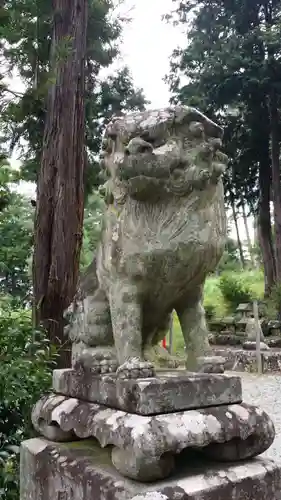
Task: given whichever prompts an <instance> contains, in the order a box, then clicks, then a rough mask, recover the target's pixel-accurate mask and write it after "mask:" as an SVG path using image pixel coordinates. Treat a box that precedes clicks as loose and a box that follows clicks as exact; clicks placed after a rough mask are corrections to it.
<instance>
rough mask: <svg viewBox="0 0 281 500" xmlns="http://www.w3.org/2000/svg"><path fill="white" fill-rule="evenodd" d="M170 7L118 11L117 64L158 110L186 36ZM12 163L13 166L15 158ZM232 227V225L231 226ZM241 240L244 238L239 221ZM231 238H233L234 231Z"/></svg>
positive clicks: (136, 4) (15, 84)
mask: <svg viewBox="0 0 281 500" xmlns="http://www.w3.org/2000/svg"><path fill="white" fill-rule="evenodd" d="M173 8H174V3H173V1H172V0H125V2H124V3H123V5H122V8H121V12H125V13H127V14H128V15H129V17H130V18H131V22H130V23H129V24H127V25H125V28H124V31H123V37H122V38H123V41H122V46H121V61H120V62H119V64H122V63H123V64H124V63H125V64H126V65H128V66H129V68H130V70H131V74H132V76H133V79H134V84H135V86H136V87H141V88H143V90H144V93H145V96H146V98H147V99H148V100H149V101H150V105H149V107H152V108H158V107H164V106H167V105H168V104H169V97H170V93H169V88H168V85H167V84H166V83H165V82H164V81H163V78H164V76H165V75H166V74H167V73H168V72H169V58H170V55H171V53H172V51H173V50H174V49H175V48H176V47H177V46H183V45H184V43H185V40H186V37H185V35H184V33H183V31H182V28H180V27H174V26H172V25H171V24H167V23H166V22H165V21H163V20H162V16H163V15H164V14H167V13H169V12H170V11H171V10H172V9H173ZM21 86H22V85H21V82H20V81H19V80H18V79H17V78H14V79H13V81H12V82H11V87H12V88H13V89H14V90H20V87H21ZM13 163H14V164H16V163H17V159H16V156H15V155H14V157H13ZM21 190H22V191H24V192H25V193H26V194H28V195H30V196H34V187H33V186H31V185H27V184H26V183H23V184H22V189H21ZM249 225H250V233H251V237H253V229H252V220H249ZM231 226H232V225H231ZM239 226H240V227H241V237H242V239H243V240H244V239H245V237H246V235H245V231H244V226H243V224H242V220H241V221H240V224H239ZM231 237H233V238H235V239H236V236H235V231H234V228H232V230H231Z"/></svg>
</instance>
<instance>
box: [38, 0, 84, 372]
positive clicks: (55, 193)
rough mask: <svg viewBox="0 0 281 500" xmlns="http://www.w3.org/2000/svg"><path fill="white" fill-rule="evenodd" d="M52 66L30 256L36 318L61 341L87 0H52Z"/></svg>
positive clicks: (79, 202)
mask: <svg viewBox="0 0 281 500" xmlns="http://www.w3.org/2000/svg"><path fill="white" fill-rule="evenodd" d="M53 9H54V19H53V40H52V50H51V52H52V61H51V70H52V76H54V78H55V82H54V83H52V84H51V86H50V89H49V93H48V102H47V117H46V123H45V131H44V140H43V151H42V159H41V169H40V174H39V179H38V185H37V204H36V220H35V249H34V259H33V279H34V296H35V303H36V312H37V318H36V319H37V324H38V323H43V325H44V326H45V327H46V328H47V331H48V334H49V339H50V341H51V342H52V343H53V344H55V345H56V346H59V347H60V358H59V362H58V365H59V367H65V366H69V363H70V355H69V354H70V353H69V352H68V351H66V352H65V351H64V349H63V348H62V346H63V345H64V344H65V341H66V339H64V337H63V327H64V321H63V312H64V310H65V309H66V308H67V307H68V305H69V304H70V303H71V301H72V298H73V296H74V294H75V289H76V284H77V279H78V273H79V257H80V250H81V244H82V228H83V212H84V157H85V149H84V134H85V132H84V121H85V119H84V118H85V116H84V115H85V111H84V90H85V73H84V72H85V52H86V31H87V0H72V1H71V2H69V0H53Z"/></svg>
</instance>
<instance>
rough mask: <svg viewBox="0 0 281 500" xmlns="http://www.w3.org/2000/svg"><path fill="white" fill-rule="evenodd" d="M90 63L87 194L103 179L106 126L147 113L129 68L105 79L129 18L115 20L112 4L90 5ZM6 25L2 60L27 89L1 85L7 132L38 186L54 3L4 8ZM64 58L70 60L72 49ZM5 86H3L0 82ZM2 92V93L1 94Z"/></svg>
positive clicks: (26, 1) (97, 1)
mask: <svg viewBox="0 0 281 500" xmlns="http://www.w3.org/2000/svg"><path fill="white" fill-rule="evenodd" d="M88 9H89V13H88V30H87V60H86V99H85V104H86V139H85V141H86V146H87V153H88V164H87V169H86V179H85V182H86V185H85V187H86V195H87V194H88V193H90V192H91V191H92V189H93V187H96V186H97V185H98V184H99V182H100V180H99V177H98V173H99V167H98V163H97V154H98V152H99V149H100V144H101V136H102V132H103V129H104V126H105V125H106V123H107V122H108V121H109V119H110V117H111V116H112V114H115V113H120V112H122V111H123V110H136V109H143V107H144V105H145V102H146V101H145V98H144V96H143V93H142V91H141V90H138V89H135V88H134V85H133V81H132V77H131V75H130V73H129V71H128V68H126V67H124V68H121V69H120V70H119V69H118V70H117V71H116V72H115V73H114V75H108V76H107V77H105V76H104V69H105V68H108V67H109V66H110V65H111V64H112V63H113V62H114V60H115V58H116V56H117V55H118V50H119V49H118V44H119V41H120V36H121V32H122V27H123V24H124V19H121V18H120V16H119V17H118V15H116V13H115V11H114V9H115V3H114V2H113V1H112V0H90V1H89V5H88ZM4 11H5V14H6V17H5V25H4V26H2V29H0V39H1V38H2V40H3V41H5V42H6V43H5V45H4V44H3V45H1V44H0V55H2V57H3V59H4V60H5V63H6V65H7V66H8V68H9V69H11V68H13V69H17V71H18V73H19V75H20V77H21V78H22V80H23V81H24V83H25V85H26V90H25V91H24V93H23V94H22V95H21V94H14V93H12V94H11V93H10V91H9V89H7V88H6V87H5V86H4V85H2V87H1V85H0V98H1V94H2V108H3V110H2V117H1V119H2V122H3V123H2V128H3V130H4V133H5V137H6V138H7V140H8V141H9V143H10V146H11V148H12V149H13V148H14V147H15V146H16V145H18V146H24V150H23V160H24V161H23V166H22V178H24V179H25V180H32V181H35V180H36V178H37V173H38V169H39V165H40V158H41V151H42V141H43V131H44V123H45V113H46V105H45V101H46V95H47V92H48V89H49V87H50V85H52V84H53V83H54V82H53V75H52V73H51V68H50V43H51V33H52V16H53V11H52V2H51V0H44V1H43V0H36V2H34V1H33V0H22V1H21V2H18V1H16V0H10V1H9V2H6V3H4ZM68 43H69V41H67V40H66V47H61V50H60V52H63V54H61V53H60V54H59V57H62V56H63V57H65V56H67V46H68ZM0 83H1V82H0ZM1 89H2V91H1Z"/></svg>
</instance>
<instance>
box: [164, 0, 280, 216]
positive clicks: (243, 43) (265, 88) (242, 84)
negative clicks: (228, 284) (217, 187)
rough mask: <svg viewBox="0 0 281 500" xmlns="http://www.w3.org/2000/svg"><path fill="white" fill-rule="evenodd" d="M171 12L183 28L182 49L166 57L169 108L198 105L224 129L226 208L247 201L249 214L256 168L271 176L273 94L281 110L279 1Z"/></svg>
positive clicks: (206, 4)
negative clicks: (184, 40) (174, 104)
mask: <svg viewBox="0 0 281 500" xmlns="http://www.w3.org/2000/svg"><path fill="white" fill-rule="evenodd" d="M174 5H175V10H174V13H173V14H172V15H170V16H167V17H168V20H169V21H173V22H175V23H177V24H180V25H181V27H182V28H186V34H187V43H186V46H185V47H182V48H178V49H176V50H174V52H173V55H172V58H171V71H170V75H169V77H168V78H167V80H168V82H169V84H170V89H171V91H172V93H173V101H174V102H179V103H184V104H191V105H195V106H198V107H199V108H200V109H202V110H203V111H205V112H206V113H207V114H209V116H210V117H215V118H216V120H217V121H219V122H220V123H221V124H222V125H223V126H224V127H225V139H224V142H225V150H226V153H227V154H228V156H229V167H228V171H227V174H226V176H225V187H226V195H227V198H228V201H230V198H231V197H232V198H233V197H234V198H235V204H239V203H240V202H241V200H245V199H246V200H247V201H248V204H249V206H250V208H251V210H253V208H254V207H255V206H256V205H257V203H258V199H259V187H260V186H259V182H260V178H259V173H260V168H261V165H266V167H267V168H268V171H267V176H268V177H270V133H271V129H270V109H269V102H270V96H271V93H272V90H273V89H274V90H275V91H276V92H277V94H278V106H279V108H280V102H279V101H280V97H279V96H280V95H281V83H280V82H281V78H280V77H281V58H280V55H281V36H280V34H281V24H280V13H281V2H280V0H274V1H273V2H272V0H265V1H264V2H253V1H252V0H237V1H236V2H229V1H228V0H223V1H221V0H213V1H212V2H210V1H209V0H194V1H187V0H186V1H180V0H175V1H174ZM230 54H231V57H230ZM268 54H269V55H270V57H268Z"/></svg>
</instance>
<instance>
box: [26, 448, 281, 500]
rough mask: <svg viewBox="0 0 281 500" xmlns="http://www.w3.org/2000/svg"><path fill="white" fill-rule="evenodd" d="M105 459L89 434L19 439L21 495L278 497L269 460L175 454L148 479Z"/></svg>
mask: <svg viewBox="0 0 281 500" xmlns="http://www.w3.org/2000/svg"><path fill="white" fill-rule="evenodd" d="M110 462H111V461H110V450H109V449H108V448H105V449H101V448H100V447H99V445H98V444H97V443H96V442H95V441H92V440H85V441H80V442H79V443H66V444H54V443H51V442H50V441H47V440H45V439H41V438H35V439H30V440H29V441H24V442H23V443H22V448H21V471H20V479H21V485H20V500H89V499H94V500H187V499H188V500H199V499H200V500H230V499H231V500H246V499H247V500H281V469H280V465H278V464H276V463H275V462H273V461H271V460H265V459H254V460H251V461H247V462H243V463H241V464H235V465H234V464H227V465H224V466H222V465H214V464H210V463H208V462H205V461H204V460H202V459H200V460H199V461H196V459H194V458H192V457H190V458H189V459H188V457H184V456H181V455H180V456H179V457H178V468H177V471H176V473H175V475H174V476H173V478H171V479H168V480H167V479H166V480H162V481H157V482H154V483H147V484H140V483H137V482H136V481H132V480H130V479H125V478H124V477H122V476H121V475H120V474H119V473H118V472H117V471H116V470H115V469H114V468H113V467H112V465H111V463H110Z"/></svg>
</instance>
